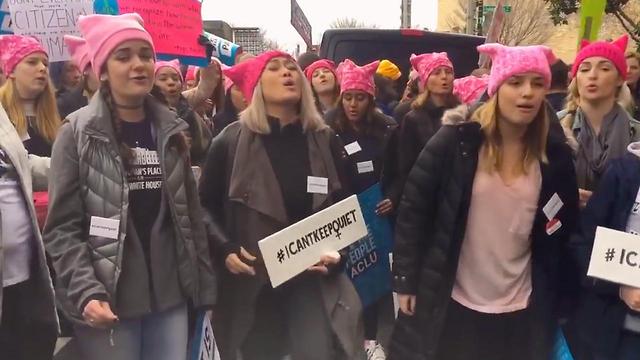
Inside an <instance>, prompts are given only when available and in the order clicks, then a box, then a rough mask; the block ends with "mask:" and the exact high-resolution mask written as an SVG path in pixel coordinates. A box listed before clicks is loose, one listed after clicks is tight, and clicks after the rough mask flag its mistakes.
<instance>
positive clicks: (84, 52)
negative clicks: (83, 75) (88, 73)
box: [64, 35, 91, 72]
mask: <svg viewBox="0 0 640 360" xmlns="http://www.w3.org/2000/svg"><path fill="white" fill-rule="evenodd" d="M64 43H65V44H67V49H69V54H70V55H71V61H73V63H74V64H76V66H77V67H78V69H80V72H84V71H85V70H86V69H87V67H89V65H91V59H90V58H89V46H88V45H87V42H86V41H84V39H83V38H81V37H77V36H73V35H65V36H64Z"/></svg>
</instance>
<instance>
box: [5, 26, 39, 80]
mask: <svg viewBox="0 0 640 360" xmlns="http://www.w3.org/2000/svg"><path fill="white" fill-rule="evenodd" d="M37 52H41V53H44V54H45V55H47V52H46V51H45V49H44V48H43V47H42V45H41V44H40V42H39V41H38V39H36V38H34V37H32V36H23V35H1V36H0V64H2V71H3V72H4V74H5V76H9V75H10V74H11V73H12V72H13V70H15V68H16V66H17V65H18V64H19V63H20V61H22V60H23V59H24V58H26V57H27V56H29V55H31V54H33V53H37ZM47 56H48V55H47Z"/></svg>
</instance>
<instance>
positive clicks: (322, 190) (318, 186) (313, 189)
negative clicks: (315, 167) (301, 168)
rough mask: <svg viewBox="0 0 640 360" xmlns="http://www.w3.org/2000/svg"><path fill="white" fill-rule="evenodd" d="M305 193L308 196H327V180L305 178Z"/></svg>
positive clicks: (313, 177)
mask: <svg viewBox="0 0 640 360" xmlns="http://www.w3.org/2000/svg"><path fill="white" fill-rule="evenodd" d="M307 192H308V193H310V194H328V193H329V179H328V178H324V177H316V176H307Z"/></svg>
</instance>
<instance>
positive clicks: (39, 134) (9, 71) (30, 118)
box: [0, 35, 60, 157]
mask: <svg viewBox="0 0 640 360" xmlns="http://www.w3.org/2000/svg"><path fill="white" fill-rule="evenodd" d="M0 49H2V51H0V63H1V64H2V68H3V72H4V74H5V75H6V76H7V82H6V83H5V84H4V85H3V86H2V87H1V88H0V103H2V106H3V107H4V108H5V110H6V111H7V114H8V115H9V119H10V120H11V122H12V123H13V125H14V126H15V127H16V130H17V131H18V134H20V137H21V138H22V141H23V142H24V146H25V148H26V149H27V151H28V152H29V154H33V155H38V156H44V157H49V156H51V145H52V144H53V140H54V139H55V137H56V133H57V132H58V128H59V127H60V117H59V116H58V108H57V106H56V97H55V93H54V89H53V85H52V84H51V80H50V79H49V56H48V55H47V52H46V51H45V50H44V48H43V47H42V45H41V44H40V42H38V40H37V39H35V38H33V37H29V36H21V35H2V36H0Z"/></svg>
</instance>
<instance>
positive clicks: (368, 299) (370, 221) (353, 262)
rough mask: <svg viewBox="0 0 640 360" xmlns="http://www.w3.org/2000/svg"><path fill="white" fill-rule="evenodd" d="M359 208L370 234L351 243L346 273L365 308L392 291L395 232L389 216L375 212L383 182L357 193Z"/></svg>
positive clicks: (380, 196)
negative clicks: (393, 232)
mask: <svg viewBox="0 0 640 360" xmlns="http://www.w3.org/2000/svg"><path fill="white" fill-rule="evenodd" d="M358 201H359V202H360V208H361V209H362V214H363V216H364V221H365V223H366V224H367V231H368V233H367V236H366V237H364V238H363V239H361V240H359V241H358V242H356V243H354V244H352V245H351V246H349V253H348V255H347V262H346V264H345V272H346V273H347V276H349V279H351V281H352V282H353V286H354V287H355V288H356V291H358V295H360V300H361V301H362V306H364V307H366V306H367V305H370V304H372V303H374V302H375V301H377V300H378V299H379V298H381V297H382V296H384V295H386V294H389V293H390V292H391V265H390V262H389V253H390V252H391V247H392V244H393V241H392V236H393V234H392V231H391V225H390V224H389V218H387V217H380V216H378V215H377V214H376V206H377V205H378V204H379V203H380V201H382V190H381V188H380V184H375V185H373V186H372V187H370V188H369V189H367V190H366V191H364V192H362V193H361V194H359V195H358Z"/></svg>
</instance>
